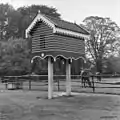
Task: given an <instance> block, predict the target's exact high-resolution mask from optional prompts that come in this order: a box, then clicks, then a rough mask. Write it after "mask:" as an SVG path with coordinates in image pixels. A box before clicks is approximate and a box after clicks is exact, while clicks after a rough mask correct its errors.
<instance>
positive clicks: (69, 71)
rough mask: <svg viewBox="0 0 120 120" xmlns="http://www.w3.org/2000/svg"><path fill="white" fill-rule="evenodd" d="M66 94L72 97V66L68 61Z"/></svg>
mask: <svg viewBox="0 0 120 120" xmlns="http://www.w3.org/2000/svg"><path fill="white" fill-rule="evenodd" d="M66 94H67V95H71V64H70V63H69V60H66Z"/></svg>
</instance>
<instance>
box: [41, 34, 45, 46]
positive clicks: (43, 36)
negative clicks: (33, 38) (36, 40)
mask: <svg viewBox="0 0 120 120" xmlns="http://www.w3.org/2000/svg"><path fill="white" fill-rule="evenodd" d="M40 48H45V35H40Z"/></svg>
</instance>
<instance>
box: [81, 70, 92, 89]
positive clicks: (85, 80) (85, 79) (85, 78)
mask: <svg viewBox="0 0 120 120" xmlns="http://www.w3.org/2000/svg"><path fill="white" fill-rule="evenodd" d="M81 83H82V87H86V84H88V85H89V87H92V84H91V81H90V71H88V70H82V71H81Z"/></svg>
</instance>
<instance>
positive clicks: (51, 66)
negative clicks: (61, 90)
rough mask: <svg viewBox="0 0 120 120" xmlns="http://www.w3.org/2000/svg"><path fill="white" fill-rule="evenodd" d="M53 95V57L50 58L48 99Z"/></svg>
mask: <svg viewBox="0 0 120 120" xmlns="http://www.w3.org/2000/svg"><path fill="white" fill-rule="evenodd" d="M52 97H53V64H52V61H51V57H49V58H48V99H52Z"/></svg>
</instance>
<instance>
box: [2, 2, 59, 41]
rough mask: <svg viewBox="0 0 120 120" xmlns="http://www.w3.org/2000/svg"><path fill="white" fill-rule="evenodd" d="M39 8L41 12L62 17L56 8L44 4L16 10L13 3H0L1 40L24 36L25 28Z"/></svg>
mask: <svg viewBox="0 0 120 120" xmlns="http://www.w3.org/2000/svg"><path fill="white" fill-rule="evenodd" d="M38 10H40V11H41V13H43V14H46V15H49V16H52V17H57V18H60V14H59V13H58V12H57V10H56V9H55V8H52V7H47V6H44V5H31V6H29V7H20V8H18V9H17V10H15V9H14V8H13V7H12V5H9V4H0V40H2V41H3V40H8V39H9V38H10V37H14V38H16V37H17V38H20V37H22V38H24V37H25V29H26V28H27V27H28V25H29V24H30V23H31V21H32V20H33V19H34V17H35V16H36V14H37V12H38Z"/></svg>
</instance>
